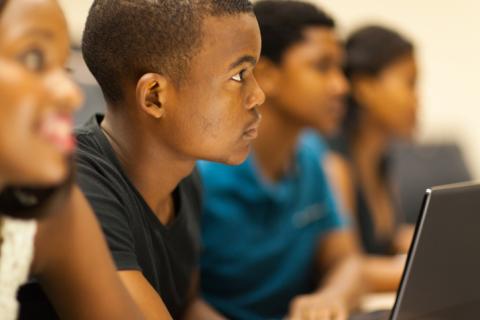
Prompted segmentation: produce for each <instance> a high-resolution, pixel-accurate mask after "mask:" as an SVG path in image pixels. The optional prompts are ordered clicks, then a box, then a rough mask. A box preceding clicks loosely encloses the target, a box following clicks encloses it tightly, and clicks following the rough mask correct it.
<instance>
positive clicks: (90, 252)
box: [34, 188, 142, 320]
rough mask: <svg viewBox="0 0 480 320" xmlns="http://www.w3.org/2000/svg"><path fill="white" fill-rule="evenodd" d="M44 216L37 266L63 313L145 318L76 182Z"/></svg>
mask: <svg viewBox="0 0 480 320" xmlns="http://www.w3.org/2000/svg"><path fill="white" fill-rule="evenodd" d="M68 197H69V198H68V200H67V201H66V203H64V204H62V205H61V206H60V207H57V208H55V209H56V210H55V213H53V214H50V215H48V216H47V217H46V218H45V219H43V220H42V221H40V222H39V228H38V233H37V238H36V243H35V246H36V250H35V252H36V253H35V254H36V256H35V262H34V272H35V273H36V274H38V278H39V281H40V283H41V285H42V287H43V288H44V290H45V292H46V293H47V295H48V296H49V298H50V300H51V301H52V303H53V305H54V307H55V309H56V310H57V313H58V314H59V316H60V317H61V318H62V319H63V318H65V319H88V320H94V319H98V320H104V319H142V316H141V314H140V312H139V310H138V308H137V307H136V306H135V304H134V302H133V301H132V299H131V297H130V296H129V294H128V292H127V290H125V287H123V286H122V283H121V281H120V279H119V278H118V275H117V274H116V271H115V267H114V265H113V262H112V259H111V257H110V254H109V251H108V249H107V246H106V243H105V240H104V238H103V237H102V233H101V230H100V228H99V226H98V224H97V221H96V220H95V217H94V215H93V213H92V211H91V209H90V207H89V206H88V204H87V202H86V200H85V198H84V197H83V195H82V194H81V192H80V191H79V190H78V188H74V189H73V190H72V192H71V194H70V195H69V196H68Z"/></svg>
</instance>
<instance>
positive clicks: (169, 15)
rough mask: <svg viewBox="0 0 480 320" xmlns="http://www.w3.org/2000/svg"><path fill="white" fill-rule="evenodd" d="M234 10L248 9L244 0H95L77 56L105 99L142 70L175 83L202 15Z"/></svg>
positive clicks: (118, 95)
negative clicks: (97, 84)
mask: <svg viewBox="0 0 480 320" xmlns="http://www.w3.org/2000/svg"><path fill="white" fill-rule="evenodd" d="M240 13H252V14H253V5H252V3H251V2H250V1H249V0H95V1H94V2H93V5H92V7H91V8H90V12H89V15H88V18H87V22H86V25H85V31H84V34H83V41H82V51H83V57H84V59H85V62H86V64H87V66H88V68H89V69H90V71H91V72H92V74H93V75H94V76H95V78H96V79H97V81H98V83H99V85H100V87H101V88H102V91H103V94H104V96H105V98H106V100H107V101H108V102H110V103H114V102H119V101H122V99H123V98H124V96H123V92H122V88H123V85H124V83H127V82H133V83H136V82H137V81H138V79H139V78H140V77H141V76H142V75H143V74H145V73H148V72H154V73H159V74H162V75H164V76H166V77H168V78H169V79H171V80H172V81H173V82H174V83H175V84H176V85H180V84H182V82H183V80H184V78H185V75H186V74H187V72H188V70H189V66H190V62H191V60H192V58H193V57H194V55H195V54H196V53H197V50H198V49H199V48H200V47H201V44H202V35H203V27H202V26H203V20H204V18H205V17H208V16H228V15H235V14H240Z"/></svg>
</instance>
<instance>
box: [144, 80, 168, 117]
mask: <svg viewBox="0 0 480 320" xmlns="http://www.w3.org/2000/svg"><path fill="white" fill-rule="evenodd" d="M167 87H168V80H167V78H165V77H164V76H162V75H160V74H157V73H146V74H144V75H143V76H142V77H141V78H140V80H138V82H137V91H136V99H137V106H138V107H139V108H140V109H141V110H142V111H143V112H145V113H146V114H147V115H149V116H151V117H153V118H155V119H160V118H162V117H163V116H164V115H165V112H166V110H165V101H166V96H167Z"/></svg>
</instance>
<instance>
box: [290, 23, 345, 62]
mask: <svg viewBox="0 0 480 320" xmlns="http://www.w3.org/2000/svg"><path fill="white" fill-rule="evenodd" d="M284 58H285V60H289V59H294V60H295V59H322V58H328V59H332V60H343V58H344V53H343V47H342V45H341V43H340V42H339V39H338V37H337V34H336V33H335V30H334V29H332V28H327V27H309V28H306V29H305V30H304V31H303V39H302V40H301V41H300V42H298V43H295V44H294V45H293V46H292V47H291V48H289V49H288V50H287V51H286V53H285V57H284Z"/></svg>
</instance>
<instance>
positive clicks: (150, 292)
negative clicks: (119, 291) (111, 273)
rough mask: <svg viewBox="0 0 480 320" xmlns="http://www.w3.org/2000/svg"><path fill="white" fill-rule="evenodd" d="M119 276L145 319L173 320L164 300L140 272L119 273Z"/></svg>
mask: <svg viewBox="0 0 480 320" xmlns="http://www.w3.org/2000/svg"><path fill="white" fill-rule="evenodd" d="M118 274H119V275H120V278H121V279H122V281H123V284H124V285H125V287H127V290H128V291H129V292H130V295H131V296H132V297H133V300H135V302H136V303H137V305H138V307H139V308H140V309H141V310H142V313H143V314H144V316H145V319H148V320H166V319H172V317H171V316H170V314H169V312H168V310H167V307H166V306H165V304H164V303H163V301H162V298H160V296H159V295H158V293H157V292H156V291H155V290H154V289H153V288H152V286H151V285H150V283H149V282H148V281H147V279H145V277H144V276H143V274H142V273H141V272H140V271H136V270H135V271H134V270H132V271H119V272H118Z"/></svg>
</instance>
